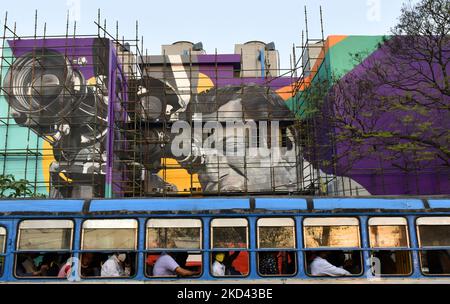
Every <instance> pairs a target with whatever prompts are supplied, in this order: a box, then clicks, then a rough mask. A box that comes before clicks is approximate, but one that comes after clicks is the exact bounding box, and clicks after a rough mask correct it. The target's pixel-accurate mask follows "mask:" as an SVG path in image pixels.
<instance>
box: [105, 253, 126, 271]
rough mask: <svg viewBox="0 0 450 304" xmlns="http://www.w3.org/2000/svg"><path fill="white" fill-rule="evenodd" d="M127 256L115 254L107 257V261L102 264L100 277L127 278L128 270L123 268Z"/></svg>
mask: <svg viewBox="0 0 450 304" xmlns="http://www.w3.org/2000/svg"><path fill="white" fill-rule="evenodd" d="M126 258H127V255H126V254H125V253H121V254H118V253H115V254H113V255H112V256H110V257H109V259H108V260H107V261H106V262H105V263H103V265H102V270H101V276H102V277H127V276H130V269H129V268H128V267H125V269H124V267H123V264H124V263H125V259H126Z"/></svg>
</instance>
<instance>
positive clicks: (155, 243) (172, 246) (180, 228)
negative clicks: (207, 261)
mask: <svg viewBox="0 0 450 304" xmlns="http://www.w3.org/2000/svg"><path fill="white" fill-rule="evenodd" d="M146 248H147V250H150V252H148V253H147V256H146V262H145V273H146V275H147V276H151V277H166V276H169V277H170V276H181V277H193V276H199V275H200V273H201V271H202V252H201V250H202V222H201V220H199V219H163V218H160V219H149V220H148V221H147V240H146Z"/></svg>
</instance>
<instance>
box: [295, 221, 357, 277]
mask: <svg viewBox="0 0 450 304" xmlns="http://www.w3.org/2000/svg"><path fill="white" fill-rule="evenodd" d="M303 226H304V229H303V234H304V242H305V248H307V249H309V248H311V249H320V250H312V251H307V252H306V253H305V261H306V262H307V265H306V270H307V273H308V274H309V275H312V276H349V275H359V274H361V273H362V253H361V251H360V250H354V249H351V248H359V247H361V243H360V234H359V222H358V219H357V218H349V217H347V218H343V217H327V218H305V220H304V221H303ZM332 249H333V250H332Z"/></svg>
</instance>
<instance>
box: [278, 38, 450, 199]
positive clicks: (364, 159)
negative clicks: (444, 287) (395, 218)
mask: <svg viewBox="0 0 450 304" xmlns="http://www.w3.org/2000/svg"><path fill="white" fill-rule="evenodd" d="M426 39H428V38H426V37H422V38H419V39H413V41H411V39H409V38H407V37H406V38H405V37H383V36H331V37H328V39H327V40H326V41H325V45H324V48H323V50H322V53H321V54H320V55H319V56H318V57H319V60H317V61H316V63H315V67H314V68H313V69H312V73H311V75H309V76H308V77H309V81H308V82H307V83H308V86H305V87H302V88H301V92H300V93H299V94H298V95H297V96H295V97H294V98H292V97H291V98H290V97H288V98H286V102H287V105H288V106H289V108H290V109H292V110H293V111H294V112H296V114H297V117H299V119H301V120H305V121H306V120H308V119H310V120H312V119H316V121H317V129H316V132H317V134H319V136H317V138H316V142H317V143H318V145H320V146H322V147H330V148H328V149H323V150H322V151H320V153H318V157H317V156H316V157H317V158H318V161H324V162H328V164H332V165H322V166H321V169H322V170H324V171H325V172H328V173H334V174H337V175H346V176H350V177H351V178H352V179H354V180H356V181H357V182H358V183H360V184H361V185H363V186H364V188H366V189H367V190H368V191H369V192H370V193H371V194H374V195H383V194H388V195H402V194H448V193H450V192H449V189H450V179H449V176H450V167H449V161H450V159H449V156H450V154H449V153H448V148H449V141H448V135H449V133H448V132H449V130H450V120H449V119H448V111H447V110H446V108H448V105H449V104H450V96H449V95H448V91H447V93H446V91H445V77H444V75H445V73H448V72H450V71H449V67H448V65H445V64H444V65H443V64H441V63H440V62H439V60H438V59H437V57H433V54H436V56H437V54H441V55H442V58H446V56H448V49H449V47H450V46H449V45H448V44H447V45H434V44H433V42H432V41H428V42H427V41H426ZM418 44H420V45H419V46H418ZM430 48H433V52H429V50H430ZM418 52H421V53H418ZM427 54H431V55H427ZM430 56H431V58H430ZM444 62H445V60H444ZM321 84H322V87H323V88H326V90H324V94H323V96H322V97H321V99H322V100H323V103H322V104H321V105H319V106H318V107H317V109H319V114H318V115H317V114H316V115H311V116H310V117H307V115H305V113H307V112H308V111H307V110H308V109H306V108H307V106H308V101H309V100H311V98H309V99H308V97H310V95H308V90H309V91H314V89H316V90H317V88H320V85H321ZM323 84H325V86H326V87H325V86H323ZM305 92H306V93H305ZM330 134H331V135H332V137H333V138H334V141H335V142H334V143H333V144H330ZM331 147H334V149H331ZM310 149H311V150H312V148H310ZM305 157H306V158H307V159H308V160H310V161H314V160H312V159H311V158H313V156H312V153H308V152H305Z"/></svg>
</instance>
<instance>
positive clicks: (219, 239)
mask: <svg viewBox="0 0 450 304" xmlns="http://www.w3.org/2000/svg"><path fill="white" fill-rule="evenodd" d="M211 249H213V250H214V251H213V252H212V253H211V274H212V275H213V276H215V277H233V276H246V275H248V272H249V255H248V251H247V249H248V222H247V219H245V218H215V219H213V220H212V221H211ZM230 249H232V250H230Z"/></svg>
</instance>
